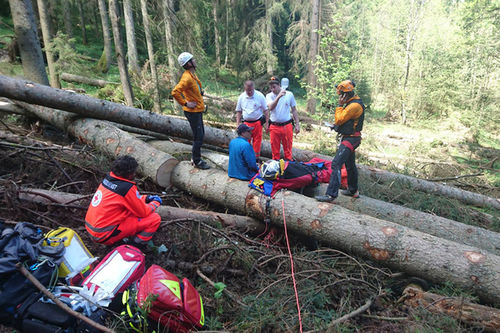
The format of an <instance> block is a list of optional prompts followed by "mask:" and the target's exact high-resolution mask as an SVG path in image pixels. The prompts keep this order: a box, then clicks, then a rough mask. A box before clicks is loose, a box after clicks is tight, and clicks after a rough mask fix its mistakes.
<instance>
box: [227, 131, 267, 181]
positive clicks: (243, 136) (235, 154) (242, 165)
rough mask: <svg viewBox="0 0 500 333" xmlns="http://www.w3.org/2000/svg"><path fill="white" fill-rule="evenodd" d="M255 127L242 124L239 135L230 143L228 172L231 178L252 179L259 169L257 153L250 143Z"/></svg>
mask: <svg viewBox="0 0 500 333" xmlns="http://www.w3.org/2000/svg"><path fill="white" fill-rule="evenodd" d="M252 131H255V129H254V128H253V127H248V126H247V124H240V125H239V126H238V129H237V132H238V137H237V138H234V139H232V140H231V142H230V143H229V164H228V168H227V174H228V176H229V177H231V178H237V179H241V180H250V179H252V177H253V176H255V174H256V173H257V172H258V171H259V168H258V167H257V161H256V159H255V153H254V151H253V148H252V146H251V145H250V142H249V141H250V139H251V138H252Z"/></svg>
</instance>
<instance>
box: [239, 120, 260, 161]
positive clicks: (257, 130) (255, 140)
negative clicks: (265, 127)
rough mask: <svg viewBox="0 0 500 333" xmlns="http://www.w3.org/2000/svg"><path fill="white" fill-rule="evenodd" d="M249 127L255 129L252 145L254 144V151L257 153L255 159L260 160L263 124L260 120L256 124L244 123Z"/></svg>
mask: <svg viewBox="0 0 500 333" xmlns="http://www.w3.org/2000/svg"><path fill="white" fill-rule="evenodd" d="M243 123H244V124H246V125H247V126H248V127H253V131H252V139H251V141H250V143H251V144H252V147H253V151H254V152H255V158H260V147H261V145H262V123H261V122H260V120H258V121H256V122H247V121H244V122H243Z"/></svg>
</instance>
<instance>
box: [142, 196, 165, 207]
mask: <svg viewBox="0 0 500 333" xmlns="http://www.w3.org/2000/svg"><path fill="white" fill-rule="evenodd" d="M151 201H157V202H159V203H160V205H161V204H162V202H163V201H162V200H161V198H160V197H159V196H157V195H148V196H147V197H146V203H150V202H151Z"/></svg>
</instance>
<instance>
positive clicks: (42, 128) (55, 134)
mask: <svg viewBox="0 0 500 333" xmlns="http://www.w3.org/2000/svg"><path fill="white" fill-rule="evenodd" d="M0 129H1V130H3V131H9V132H11V133H12V134H15V135H17V136H19V141H18V142H17V143H15V142H10V143H8V142H5V141H4V142H2V145H0V184H1V186H2V190H1V192H2V196H1V201H2V205H1V208H0V218H1V219H3V220H5V221H6V222H7V223H9V222H10V221H30V222H32V223H35V224H37V225H39V226H40V227H41V228H42V229H44V230H49V229H52V228H57V227H59V226H66V227H71V228H73V229H75V230H76V231H77V232H78V233H79V235H80V236H81V237H82V239H83V241H84V242H85V244H86V245H87V246H88V247H89V249H90V251H91V252H92V253H93V254H94V255H95V256H99V257H103V256H104V255H105V254H106V252H107V251H109V250H110V249H109V248H107V247H106V246H104V245H100V244H96V243H93V242H92V241H91V239H90V238H89V236H88V234H87V232H86V231H85V228H84V227H83V224H84V216H85V211H86V207H87V205H88V201H86V202H85V203H84V204H82V206H80V207H78V206H77V205H71V206H69V207H66V206H61V205H57V204H54V205H48V206H47V205H40V204H34V203H29V202H25V201H22V200H19V199H17V192H18V191H19V189H20V187H22V186H27V187H32V188H43V189H51V190H59V191H68V192H73V193H81V194H84V195H88V196H89V198H90V197H91V196H92V194H93V193H94V191H95V188H96V187H97V186H98V184H99V182H100V180H101V179H102V177H103V176H104V175H105V173H106V172H108V170H109V166H110V163H111V161H110V160H109V159H108V158H106V157H104V156H102V155H101V154H100V153H99V152H97V151H95V150H93V149H92V148H91V147H88V146H82V145H80V144H78V143H75V142H73V141H72V140H71V139H70V138H68V137H67V136H66V135H65V134H64V133H62V132H60V131H58V130H56V129H54V128H52V127H51V126H47V125H44V124H40V123H39V122H35V123H26V122H25V121H22V122H21V123H20V120H19V119H16V117H12V116H9V117H7V118H4V119H3V120H2V124H1V125H0ZM25 138H29V139H31V140H34V141H35V142H37V144H33V141H30V143H25V142H24V141H23V140H24V139H25ZM40 147H45V148H47V149H46V150H40V149H39V148H40ZM54 160H56V161H58V162H59V163H60V164H61V165H62V166H63V168H64V170H65V172H66V175H65V174H64V173H63V172H62V168H59V167H58V166H57V165H56V164H54V162H53V161H54ZM138 187H139V188H140V190H141V191H142V192H151V193H158V192H162V191H164V192H163V194H162V198H163V199H164V204H165V205H170V206H179V207H183V208H192V209H198V210H214V211H224V212H225V211H226V210H225V209H224V208H223V207H217V206H214V205H211V204H209V203H206V202H204V201H202V200H198V199H196V198H193V197H191V196H189V195H188V194H186V193H183V192H182V191H178V190H176V189H175V188H170V189H167V190H165V189H162V188H159V187H157V186H156V185H155V184H153V183H151V182H150V181H148V180H144V179H139V180H138ZM89 200H90V199H89ZM229 213H231V212H229ZM291 237H292V244H293V247H292V251H293V256H294V260H295V271H296V278H297V285H298V290H299V299H300V301H301V309H302V320H303V325H304V328H305V331H311V330H314V331H317V332H322V331H325V330H326V329H327V327H328V326H329V323H330V322H331V321H332V320H333V319H335V318H338V317H340V316H342V315H344V314H346V313H349V312H351V311H353V310H354V309H356V308H358V307H360V306H361V305H363V304H364V303H365V302H366V301H367V300H368V299H373V300H374V305H373V306H372V307H371V309H370V310H369V311H368V312H366V313H365V314H364V315H361V316H357V317H355V318H353V319H350V320H349V321H347V322H345V323H342V324H339V325H337V326H335V327H334V328H335V330H336V331H338V332H436V331H442V332H471V331H472V332H474V331H477V332H480V331H481V329H480V328H473V327H470V326H464V325H463V324H461V323H460V322H459V321H457V320H455V319H453V318H450V317H447V316H444V315H436V314H432V313H430V312H429V311H427V310H424V309H409V308H407V307H405V305H404V304H402V303H400V302H398V299H399V297H400V293H401V291H402V288H404V286H405V285H406V283H408V281H409V280H408V278H409V277H405V276H401V275H399V274H397V273H398V272H391V271H390V270H388V269H385V268H381V267H378V266H377V265H376V264H375V263H372V262H369V261H364V260H359V259H358V258H353V257H351V256H349V255H347V254H345V253H342V252H340V251H336V250H333V249H330V248H324V247H321V246H320V247H319V248H318V249H316V250H308V249H307V245H308V243H309V242H308V241H307V240H305V239H303V238H302V237H298V236H294V235H291ZM154 242H155V245H157V246H160V245H162V244H163V245H165V246H166V248H167V252H164V253H157V252H156V251H154V250H151V251H149V252H148V253H147V255H146V258H147V265H151V264H153V263H154V264H158V265H160V266H162V267H164V268H166V269H171V270H173V271H175V273H176V274H178V275H179V276H185V277H187V278H189V279H190V280H191V281H192V282H193V283H194V285H195V286H197V288H198V290H199V291H200V293H201V295H202V297H203V301H204V306H205V314H206V328H207V329H210V330H228V331H232V332H290V331H297V329H298V321H297V309H296V306H295V298H294V294H293V287H292V281H291V276H290V264H289V259H288V255H287V254H286V247H285V243H284V241H283V235H282V234H281V233H280V232H279V231H275V233H274V234H273V235H271V236H267V237H250V236H248V235H244V234H241V233H239V232H237V231H235V230H228V229H224V228H221V227H219V228H216V227H214V226H211V225H206V224H203V223H198V222H196V221H192V220H186V221H170V222H169V221H164V222H163V226H162V228H161V230H160V232H158V233H157V234H156V236H155V238H154ZM172 262H174V263H179V262H188V263H194V264H195V267H201V266H203V265H205V266H210V267H212V269H213V271H212V272H211V273H210V274H206V275H207V276H208V278H209V279H211V280H212V281H214V282H217V286H218V289H214V288H213V287H211V286H210V285H208V284H207V283H206V281H205V280H204V279H202V278H200V275H199V274H197V272H196V270H195V269H192V270H186V269H182V268H179V267H173V266H172ZM433 288H434V289H433V290H434V291H436V292H438V293H441V294H443V295H445V296H457V295H460V296H463V297H465V299H470V300H475V298H474V297H473V296H471V295H470V294H468V293H467V292H466V291H464V290H459V289H456V288H454V287H453V286H452V285H449V284H447V283H443V284H442V285H436V286H433ZM221 290H226V291H229V292H230V293H231V294H232V295H233V297H234V298H236V299H238V300H239V302H241V303H243V304H245V305H246V306H242V305H241V304H238V303H236V302H235V301H234V300H233V298H231V297H227V296H226V294H224V293H222V294H221ZM110 325H112V326H114V327H115V328H116V329H118V330H120V331H124V330H123V326H122V324H121V322H120V320H118V319H115V320H113V321H112V322H111V323H110ZM5 330H6V331H9V330H8V329H6V328H5ZM157 332H158V330H157Z"/></svg>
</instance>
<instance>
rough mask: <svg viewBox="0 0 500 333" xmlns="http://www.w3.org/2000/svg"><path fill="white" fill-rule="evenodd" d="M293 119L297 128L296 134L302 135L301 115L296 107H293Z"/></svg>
mask: <svg viewBox="0 0 500 333" xmlns="http://www.w3.org/2000/svg"><path fill="white" fill-rule="evenodd" d="M292 117H293V121H294V123H295V128H294V130H295V134H299V133H300V124H299V114H298V112H297V107H295V106H292Z"/></svg>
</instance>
